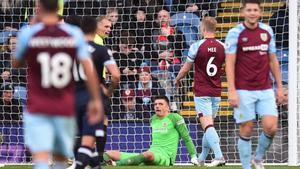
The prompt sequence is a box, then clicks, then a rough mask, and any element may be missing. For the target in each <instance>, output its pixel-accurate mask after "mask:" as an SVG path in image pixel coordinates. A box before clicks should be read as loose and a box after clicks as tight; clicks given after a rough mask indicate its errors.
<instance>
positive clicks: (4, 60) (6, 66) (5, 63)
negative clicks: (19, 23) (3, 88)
mask: <svg viewBox="0 0 300 169" xmlns="http://www.w3.org/2000/svg"><path fill="white" fill-rule="evenodd" d="M16 43H17V38H16V34H15V33H14V32H12V33H10V34H9V35H8V39H7V41H6V43H5V47H4V51H3V52H2V53H1V55H0V57H1V58H0V72H1V74H2V77H3V78H4V79H3V78H2V79H3V80H8V78H10V76H3V74H5V75H8V74H9V75H10V71H11V63H10V62H11V52H12V51H14V49H15V47H16Z"/></svg>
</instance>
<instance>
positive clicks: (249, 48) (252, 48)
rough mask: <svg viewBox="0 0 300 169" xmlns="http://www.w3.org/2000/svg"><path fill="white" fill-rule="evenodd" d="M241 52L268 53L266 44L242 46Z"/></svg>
mask: <svg viewBox="0 0 300 169" xmlns="http://www.w3.org/2000/svg"><path fill="white" fill-rule="evenodd" d="M242 49H243V52H248V51H249V52H251V51H268V49H269V45H268V44H261V45H257V46H244V47H243V48H242Z"/></svg>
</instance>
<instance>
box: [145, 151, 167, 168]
mask: <svg viewBox="0 0 300 169" xmlns="http://www.w3.org/2000/svg"><path fill="white" fill-rule="evenodd" d="M149 151H150V152H152V153H153V155H154V161H153V162H151V163H147V165H155V166H171V165H173V163H172V159H171V157H170V155H169V154H168V153H166V152H165V151H164V150H162V149H160V148H158V147H153V148H150V149H149Z"/></svg>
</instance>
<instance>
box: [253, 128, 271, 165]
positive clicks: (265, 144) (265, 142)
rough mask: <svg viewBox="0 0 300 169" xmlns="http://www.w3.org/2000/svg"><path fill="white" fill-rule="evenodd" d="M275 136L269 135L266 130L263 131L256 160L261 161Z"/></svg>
mask: <svg viewBox="0 0 300 169" xmlns="http://www.w3.org/2000/svg"><path fill="white" fill-rule="evenodd" d="M272 141H273V137H271V136H268V135H267V134H266V133H265V132H262V133H261V135H260V137H259V139H258V146H257V148H256V153H255V160H259V161H261V160H262V159H263V157H264V155H265V153H266V151H267V150H268V149H269V147H270V145H271V144H272Z"/></svg>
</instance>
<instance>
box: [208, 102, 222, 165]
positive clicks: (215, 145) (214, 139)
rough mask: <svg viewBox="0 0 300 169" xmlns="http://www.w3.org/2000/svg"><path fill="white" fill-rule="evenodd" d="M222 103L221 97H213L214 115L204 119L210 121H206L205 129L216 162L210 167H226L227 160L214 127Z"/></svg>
mask: <svg viewBox="0 0 300 169" xmlns="http://www.w3.org/2000/svg"><path fill="white" fill-rule="evenodd" d="M220 102H221V98H220V97H211V103H212V106H211V107H212V115H211V116H204V117H208V119H205V120H206V121H207V122H208V123H207V125H206V127H205V131H206V132H205V135H206V139H207V140H208V143H209V146H210V147H211V149H212V150H213V152H214V155H215V158H214V160H213V161H212V162H211V164H209V165H208V166H209V167H214V166H223V165H225V159H224V157H223V153H222V150H221V146H220V137H219V135H218V133H217V132H216V129H215V128H214V126H213V124H214V118H215V117H216V116H217V113H218V110H219V105H220ZM211 124H212V126H211Z"/></svg>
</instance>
